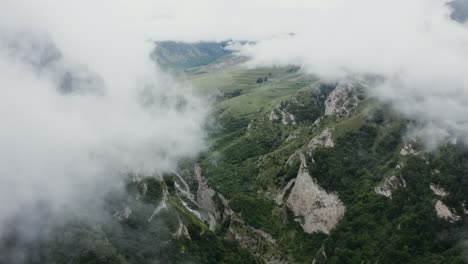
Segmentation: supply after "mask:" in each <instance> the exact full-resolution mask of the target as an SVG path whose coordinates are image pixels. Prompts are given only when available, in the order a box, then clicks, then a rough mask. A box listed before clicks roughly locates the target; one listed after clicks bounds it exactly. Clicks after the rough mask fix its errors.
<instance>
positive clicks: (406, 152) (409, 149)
mask: <svg viewBox="0 0 468 264" xmlns="http://www.w3.org/2000/svg"><path fill="white" fill-rule="evenodd" d="M419 153H420V152H419V151H417V150H416V149H415V148H414V145H413V144H412V143H410V142H409V143H406V144H405V145H404V146H403V148H402V149H401V150H400V155H402V156H416V155H418V154H419Z"/></svg>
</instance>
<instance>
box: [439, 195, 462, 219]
mask: <svg viewBox="0 0 468 264" xmlns="http://www.w3.org/2000/svg"><path fill="white" fill-rule="evenodd" d="M434 209H435V211H436V214H437V217H439V218H440V219H443V220H445V221H448V222H450V223H455V222H457V221H458V220H460V219H461V217H460V216H459V215H457V214H456V213H455V212H454V211H453V210H452V209H450V208H448V207H447V205H445V204H444V203H443V202H442V201H440V200H437V202H436V204H435V206H434Z"/></svg>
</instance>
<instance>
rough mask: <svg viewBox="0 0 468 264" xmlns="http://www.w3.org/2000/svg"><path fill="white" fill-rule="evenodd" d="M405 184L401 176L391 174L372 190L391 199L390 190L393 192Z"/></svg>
mask: <svg viewBox="0 0 468 264" xmlns="http://www.w3.org/2000/svg"><path fill="white" fill-rule="evenodd" d="M405 186H406V183H405V181H404V180H403V178H401V177H397V176H395V175H392V176H390V177H387V178H385V179H383V180H382V181H381V182H380V183H379V184H378V185H377V186H375V188H374V190H375V192H376V193H377V194H380V195H383V196H385V197H387V198H390V199H391V198H392V192H394V191H395V190H397V189H398V188H401V187H405Z"/></svg>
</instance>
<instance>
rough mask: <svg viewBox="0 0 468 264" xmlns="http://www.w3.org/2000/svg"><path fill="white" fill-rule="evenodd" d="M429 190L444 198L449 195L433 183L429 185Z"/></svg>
mask: <svg viewBox="0 0 468 264" xmlns="http://www.w3.org/2000/svg"><path fill="white" fill-rule="evenodd" d="M429 188H430V189H431V191H432V192H433V193H434V194H435V195H437V196H440V197H445V196H447V195H449V193H448V192H447V191H446V190H445V189H444V188H442V187H440V186H438V185H435V184H433V183H431V184H430V185H429Z"/></svg>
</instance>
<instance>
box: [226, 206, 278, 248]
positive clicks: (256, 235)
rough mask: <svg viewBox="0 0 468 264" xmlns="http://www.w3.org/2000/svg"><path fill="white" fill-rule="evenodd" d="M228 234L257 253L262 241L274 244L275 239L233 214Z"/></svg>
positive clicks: (242, 245)
mask: <svg viewBox="0 0 468 264" xmlns="http://www.w3.org/2000/svg"><path fill="white" fill-rule="evenodd" d="M228 232H229V234H230V235H231V236H232V237H233V238H234V239H235V240H237V241H239V244H240V246H241V247H243V248H247V249H249V251H251V252H252V253H253V254H255V255H257V254H258V253H257V252H258V250H259V248H260V247H261V244H262V243H265V242H267V243H269V244H270V245H273V246H276V240H275V239H274V238H273V237H272V236H271V235H270V234H268V233H266V232H265V231H263V230H260V229H257V228H254V227H251V226H249V225H246V224H245V222H244V221H243V220H242V219H241V218H240V217H238V216H237V215H233V216H232V218H231V222H230V225H229V229H228Z"/></svg>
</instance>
